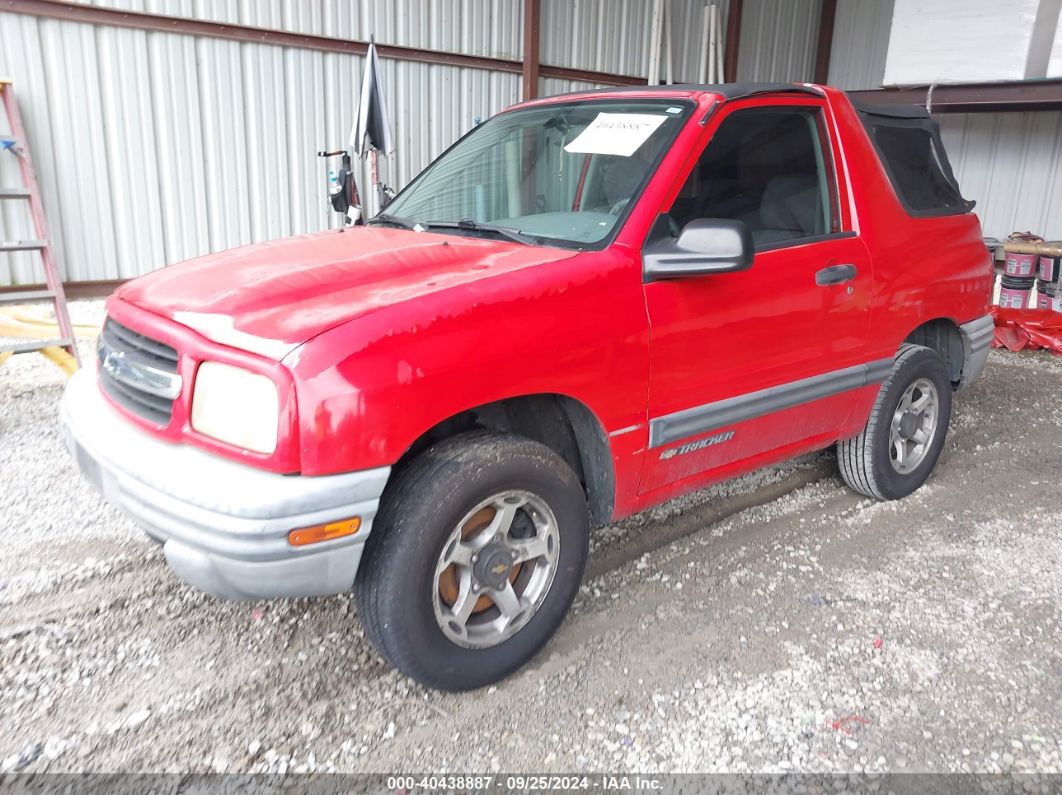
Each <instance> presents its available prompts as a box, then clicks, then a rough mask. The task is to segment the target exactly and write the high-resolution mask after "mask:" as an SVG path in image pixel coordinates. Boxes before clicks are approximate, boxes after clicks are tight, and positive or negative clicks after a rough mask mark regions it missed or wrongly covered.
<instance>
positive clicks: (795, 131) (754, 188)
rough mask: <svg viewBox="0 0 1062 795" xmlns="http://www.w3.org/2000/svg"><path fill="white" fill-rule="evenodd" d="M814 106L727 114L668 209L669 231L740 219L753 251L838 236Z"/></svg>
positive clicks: (828, 164) (823, 139) (829, 175)
mask: <svg viewBox="0 0 1062 795" xmlns="http://www.w3.org/2000/svg"><path fill="white" fill-rule="evenodd" d="M825 142H826V135H825V131H824V129H823V125H822V121H821V113H820V112H819V110H818V109H817V108H802V107H775V108H749V109H747V110H739V111H737V112H735V113H733V114H731V115H730V116H728V117H727V118H726V119H725V120H724V121H723V123H722V124H721V125H720V126H719V129H718V130H717V131H716V133H715V135H714V136H712V139H711V141H709V142H708V146H706V147H705V149H704V152H703V153H702V154H701V157H700V159H699V160H698V162H697V165H696V166H694V168H693V171H692V172H691V173H690V176H689V178H688V179H687V180H686V183H685V184H684V185H683V186H682V190H681V191H680V192H679V195H678V198H677V199H676V200H675V203H674V205H673V206H672V208H671V219H670V220H672V221H674V224H670V223H669V226H670V228H671V229H672V230H675V229H681V228H682V227H684V226H685V225H686V224H688V223H689V222H690V221H692V220H694V219H696V218H729V219H733V220H737V221H743V222H744V223H745V224H746V225H747V226H748V228H749V231H750V232H752V239H753V241H754V243H755V244H756V247H757V248H764V247H768V246H775V245H778V244H784V243H785V242H786V241H790V240H793V241H795V240H799V239H801V238H808V237H817V236H819V235H826V234H829V233H831V232H834V231H837V230H838V228H839V226H838V222H837V217H836V204H837V202H836V199H835V197H834V192H833V187H832V186H833V173H832V164H831V161H830V158H829V149H828V147H825V146H824V144H825Z"/></svg>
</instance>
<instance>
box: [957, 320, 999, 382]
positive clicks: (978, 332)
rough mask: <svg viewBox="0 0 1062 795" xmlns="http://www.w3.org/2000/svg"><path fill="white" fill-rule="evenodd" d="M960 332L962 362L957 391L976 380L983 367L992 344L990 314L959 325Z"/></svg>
mask: <svg viewBox="0 0 1062 795" xmlns="http://www.w3.org/2000/svg"><path fill="white" fill-rule="evenodd" d="M959 331H960V332H961V333H962V347H963V363H962V375H961V376H960V377H959V386H958V387H957V391H961V390H963V389H966V388H967V387H968V386H970V384H972V383H973V382H974V381H976V380H977V379H978V378H979V377H980V376H981V372H982V371H983V370H984V369H985V362H987V361H988V350H989V348H990V347H991V345H992V337H993V336H994V335H995V332H996V326H995V322H994V321H993V319H992V316H991V315H983V316H981V317H979V318H977V319H976V320H971V321H970V322H969V323H963V324H962V325H961V326H959Z"/></svg>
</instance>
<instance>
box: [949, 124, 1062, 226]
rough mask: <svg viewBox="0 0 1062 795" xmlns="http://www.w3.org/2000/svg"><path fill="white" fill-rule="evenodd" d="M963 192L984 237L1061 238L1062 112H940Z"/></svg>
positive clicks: (956, 174)
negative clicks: (1020, 234)
mask: <svg viewBox="0 0 1062 795" xmlns="http://www.w3.org/2000/svg"><path fill="white" fill-rule="evenodd" d="M936 118H937V119H938V121H940V124H941V128H942V132H943V136H944V146H945V148H946V149H947V151H948V157H949V159H950V160H951V163H952V166H953V167H954V169H955V176H956V178H957V179H958V180H959V185H960V186H961V187H962V192H963V195H964V196H965V197H966V198H968V199H974V200H976V201H977V207H976V209H975V210H974V212H976V213H977V214H978V216H979V217H980V218H981V225H982V227H983V228H984V232H985V234H986V235H988V236H991V237H997V238H1003V237H1006V236H1007V235H1009V234H1010V233H1011V232H1014V231H1018V230H1020V231H1025V230H1030V231H1032V232H1035V233H1037V234H1039V235H1043V236H1044V237H1045V238H1047V239H1049V240H1062V180H1060V179H1058V174H1059V170H1060V169H1062V113H1060V112H1043V111H1040V112H1036V113H970V114H939V115H937V117H936Z"/></svg>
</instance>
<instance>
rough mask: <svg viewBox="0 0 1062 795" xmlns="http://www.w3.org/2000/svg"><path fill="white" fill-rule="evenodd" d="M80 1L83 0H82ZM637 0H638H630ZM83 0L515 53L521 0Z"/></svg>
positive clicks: (288, 27)
mask: <svg viewBox="0 0 1062 795" xmlns="http://www.w3.org/2000/svg"><path fill="white" fill-rule="evenodd" d="M82 1H84V0H82ZM634 1H635V2H641V0H634ZM88 4H90V5H98V6H105V7H108V8H120V9H124V10H127V11H142V12H147V13H150V14H161V15H164V16H176V17H189V18H193V19H201V20H204V21H208V22H227V23H231V24H238V25H251V26H254V27H260V28H275V29H280V30H286V31H290V32H293V33H307V34H311V35H315V36H334V37H337V38H347V39H368V38H369V36H370V35H372V36H375V37H376V42H377V43H378V44H399V45H402V46H404V47H430V48H433V49H442V50H449V51H451V52H461V53H467V54H469V55H486V56H491V57H496V58H517V57H519V56H520V51H521V50H520V48H521V43H522V32H521V31H522V27H521V26H522V22H523V6H522V4H521V2H520V0H91V2H89V3H88Z"/></svg>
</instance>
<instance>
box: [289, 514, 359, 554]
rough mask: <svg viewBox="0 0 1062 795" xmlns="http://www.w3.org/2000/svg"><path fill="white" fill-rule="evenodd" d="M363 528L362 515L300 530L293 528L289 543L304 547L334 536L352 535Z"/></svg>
mask: <svg viewBox="0 0 1062 795" xmlns="http://www.w3.org/2000/svg"><path fill="white" fill-rule="evenodd" d="M360 528H361V517H360V516H355V517H354V518H353V519H343V520H342V521H339V522H329V523H328V524H319V525H314V526H313V527H303V528H302V529H300V530H292V531H291V532H290V533H288V543H289V544H291V545H292V546H293V547H304V546H306V545H307V544H316V543H318V542H320V541H331V540H332V539H333V538H342V537H343V536H352V535H354V534H355V533H356V532H358V530H359V529H360Z"/></svg>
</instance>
